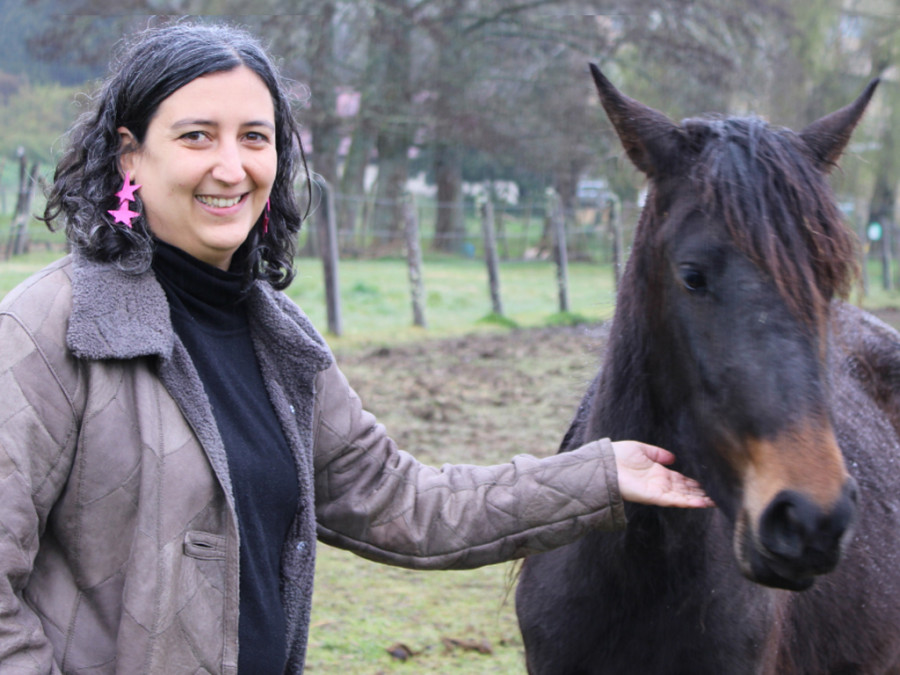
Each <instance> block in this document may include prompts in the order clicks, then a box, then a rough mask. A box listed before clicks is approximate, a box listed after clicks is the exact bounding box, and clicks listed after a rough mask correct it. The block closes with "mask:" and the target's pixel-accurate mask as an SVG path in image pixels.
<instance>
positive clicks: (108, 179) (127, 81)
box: [42, 22, 310, 289]
mask: <svg viewBox="0 0 900 675" xmlns="http://www.w3.org/2000/svg"><path fill="white" fill-rule="evenodd" d="M239 66H246V67H247V68H250V69H251V70H252V71H253V72H255V73H256V74H257V75H259V77H260V78H261V79H262V80H263V82H265V84H266V86H267V87H268V89H269V92H270V93H271V94H272V102H273V103H274V106H275V137H276V142H275V148H276V151H277V153H278V164H277V171H276V176H275V182H274V184H273V186H272V191H271V195H270V205H271V207H270V212H269V224H268V230H267V232H266V233H263V231H262V224H261V220H262V217H260V221H258V222H257V223H256V225H255V226H254V227H253V229H252V230H251V231H250V234H249V236H248V237H247V239H246V241H245V242H244V243H243V244H242V245H241V247H240V248H239V249H238V251H237V252H236V253H235V256H234V261H233V263H232V269H235V271H240V272H242V273H243V275H244V279H245V283H250V282H251V281H253V280H255V279H262V280H265V281H268V282H269V283H271V284H272V285H273V286H274V287H275V288H278V289H283V288H286V287H287V286H288V284H290V282H291V280H292V279H293V277H294V270H293V259H294V253H295V249H296V235H297V232H298V231H299V230H300V224H301V222H302V220H303V216H302V215H301V212H300V208H299V207H298V205H297V199H296V197H295V194H294V178H295V176H296V173H297V169H298V167H299V166H300V165H301V164H302V166H303V167H304V169H305V170H306V173H307V186H309V185H310V180H309V169H308V167H307V164H306V157H305V155H304V153H303V146H302V144H301V143H300V135H299V132H298V126H297V123H296V121H295V120H294V117H293V115H292V110H291V100H290V98H289V95H288V88H287V86H286V84H285V82H284V81H283V80H282V78H281V75H280V74H279V73H278V70H277V69H276V67H275V66H274V64H273V63H272V60H271V59H270V57H269V56H268V55H267V54H266V52H265V50H264V49H263V47H262V46H261V45H260V43H259V41H258V40H257V39H256V38H254V37H253V36H252V35H250V34H249V33H247V32H246V31H244V30H242V29H239V28H236V27H233V26H228V25H221V24H219V25H213V24H199V23H191V22H180V23H175V24H170V25H166V26H162V27H155V28H149V29H147V30H145V31H143V32H141V33H138V34H137V35H135V36H134V37H133V38H132V39H130V40H127V41H126V42H125V43H124V52H123V53H122V56H121V57H120V58H119V59H118V60H117V63H114V64H113V65H112V71H113V73H112V75H110V77H109V78H108V79H107V80H106V81H105V82H104V83H103V85H102V86H101V87H100V89H99V90H98V92H97V93H96V94H95V96H94V97H93V106H92V109H91V110H90V111H88V112H86V113H84V114H83V115H81V116H80V117H79V119H78V120H77V121H76V122H75V124H74V125H73V127H72V129H71V130H70V131H69V138H68V141H69V142H68V146H67V149H66V151H65V152H64V154H63V156H62V158H61V159H60V161H59V164H58V165H57V167H56V172H55V174H54V177H53V185H52V186H51V188H50V191H49V195H48V200H47V206H46V209H45V211H44V216H43V218H42V220H44V221H45V222H46V223H47V226H48V227H49V228H50V229H56V228H57V227H58V225H57V219H58V218H59V217H60V216H63V218H62V220H63V222H64V224H65V230H66V237H67V239H68V242H69V246H70V248H71V249H72V250H74V251H77V252H79V253H80V254H81V255H84V256H86V257H87V258H89V259H92V260H95V261H98V262H108V263H111V264H115V265H116V266H118V267H119V268H121V269H123V270H125V271H129V272H135V273H136V272H141V271H144V270H146V269H147V268H148V267H149V266H150V262H151V260H152V256H153V246H154V243H153V241H154V240H153V237H152V235H151V233H150V230H149V228H148V227H147V223H146V219H145V218H144V217H143V215H141V216H139V217H138V218H135V219H134V221H133V222H132V227H131V228H127V227H121V226H114V225H113V224H112V218H111V217H110V216H109V214H108V213H107V211H108V210H109V209H115V208H116V207H117V206H118V198H117V197H116V196H115V193H116V191H117V190H118V189H119V187H120V186H121V183H122V176H121V174H120V172H119V159H120V155H121V140H120V136H119V133H118V131H117V130H118V129H119V127H126V128H127V129H128V130H129V131H131V133H132V135H133V136H134V138H135V140H136V141H137V143H138V144H141V143H143V141H144V138H145V135H146V132H147V127H148V126H149V124H150V121H151V120H152V119H153V116H154V115H155V114H156V111H157V109H158V108H159V106H160V104H161V103H162V102H163V101H164V100H165V99H166V98H167V97H168V96H170V95H171V94H172V93H173V92H174V91H176V90H177V89H179V88H180V87H183V86H184V85H186V84H188V83H189V82H191V81H193V80H194V79H196V78H198V77H200V76H201V75H207V74H210V73H217V72H223V71H228V70H233V69H234V68H237V67H239ZM132 208H135V207H132ZM135 210H137V211H138V212H142V211H143V209H142V208H141V205H140V201H138V202H137V208H136V209H135Z"/></svg>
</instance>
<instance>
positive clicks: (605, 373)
mask: <svg viewBox="0 0 900 675" xmlns="http://www.w3.org/2000/svg"><path fill="white" fill-rule="evenodd" d="M623 314H624V316H623ZM653 354H654V351H653V342H652V335H650V333H649V330H648V329H647V328H646V326H645V325H643V324H642V323H641V322H640V321H638V320H637V319H636V318H634V317H633V316H627V313H619V314H617V316H616V318H615V320H614V322H613V326H612V329H611V331H610V338H609V344H608V348H607V350H606V355H605V359H604V364H603V369H602V371H601V375H600V379H599V382H598V383H597V385H596V392H595V395H594V400H593V406H592V410H591V414H590V424H591V432H592V433H594V434H600V435H602V436H609V437H611V438H616V439H626V438H628V439H634V440H641V441H644V442H648V443H655V444H659V445H663V444H665V443H666V442H671V440H672V439H671V437H672V435H673V433H674V429H675V428H676V427H677V426H678V424H679V423H678V421H677V416H678V411H677V408H676V406H675V405H674V404H673V403H672V402H669V401H667V396H666V393H665V389H666V388H665V387H662V386H661V384H660V380H659V377H658V373H659V370H660V369H659V368H658V367H657V365H656V364H654V363H653V359H654V357H653Z"/></svg>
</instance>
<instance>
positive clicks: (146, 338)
mask: <svg viewBox="0 0 900 675" xmlns="http://www.w3.org/2000/svg"><path fill="white" fill-rule="evenodd" d="M248 310H249V317H250V321H251V326H250V328H251V333H253V334H254V339H255V340H257V341H258V342H261V343H262V344H261V346H263V347H264V351H265V352H270V353H272V355H273V356H274V357H275V358H276V359H277V360H278V361H280V362H281V366H282V367H284V366H286V365H287V364H292V365H293V368H291V370H295V369H296V368H297V367H298V365H299V363H302V364H304V365H303V367H302V370H306V369H307V368H308V369H309V370H310V371H311V372H315V371H318V370H322V369H324V368H327V367H328V366H329V365H330V364H331V362H332V359H333V357H332V355H331V351H330V350H329V349H328V346H327V345H326V344H325V342H324V340H323V339H322V337H321V336H320V335H319V334H318V332H317V331H316V330H315V328H314V327H313V325H312V324H311V323H310V321H309V319H308V318H307V317H306V315H305V314H304V313H303V312H302V311H301V310H300V308H299V307H297V305H296V304H295V303H294V302H292V301H291V300H290V299H289V298H287V296H285V295H284V294H283V293H278V292H277V291H275V290H274V289H273V288H272V287H271V286H269V285H268V284H265V283H261V282H257V283H255V284H254V285H253V287H252V289H251V291H250V297H249V298H248ZM298 329H299V330H298ZM66 341H67V344H68V346H69V349H70V350H71V351H72V353H73V354H74V355H75V356H76V357H78V358H85V359H91V360H103V359H132V358H137V357H141V356H160V357H162V358H164V359H170V358H171V357H172V350H173V348H174V345H175V331H174V329H173V328H172V320H171V317H170V315H169V302H168V300H167V299H166V294H165V291H163V289H162V286H160V284H159V282H158V281H157V280H156V276H155V275H154V274H153V271H152V270H149V269H148V270H147V271H145V272H142V273H140V274H134V273H129V272H124V271H122V270H120V269H118V268H116V267H114V266H113V265H109V264H106V263H97V262H92V261H90V260H87V259H85V258H83V257H81V256H78V255H75V256H73V278H72V312H71V315H70V317H69V327H68V333H67V335H66ZM293 374H296V373H293Z"/></svg>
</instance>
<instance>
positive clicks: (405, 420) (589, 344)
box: [338, 309, 900, 464]
mask: <svg viewBox="0 0 900 675" xmlns="http://www.w3.org/2000/svg"><path fill="white" fill-rule="evenodd" d="M876 314H878V315H879V316H880V317H881V318H882V319H883V320H885V321H886V322H888V323H890V324H892V325H894V326H895V327H898V328H900V310H897V309H891V310H883V311H879V312H876ZM605 332H606V329H605V327H604V326H602V325H588V326H576V327H564V328H542V329H526V330H514V331H509V332H503V333H497V334H487V335H472V336H467V337H463V338H454V339H447V340H428V341H422V342H418V343H415V344H409V345H402V346H398V347H390V348H378V349H369V350H363V351H358V352H353V353H347V354H341V353H338V361H339V363H340V364H341V367H342V369H343V370H344V372H345V373H346V375H347V377H348V379H349V380H350V382H351V384H352V385H353V386H354V388H355V389H356V390H357V391H358V392H359V394H360V396H361V397H362V399H363V402H364V403H365V405H366V407H367V408H368V409H369V410H371V411H372V412H373V413H374V414H375V415H376V416H377V417H378V419H379V421H380V422H382V423H383V424H385V425H386V426H387V428H388V431H389V432H390V433H391V435H392V436H393V437H394V438H395V439H396V440H397V441H398V443H399V444H400V446H401V447H402V448H406V449H409V450H411V451H413V452H414V453H415V454H416V456H417V457H418V458H420V459H422V460H423V461H427V462H429V463H437V464H440V463H443V462H473V463H484V462H494V461H503V460H505V459H508V458H509V457H511V456H512V455H514V454H517V453H520V452H528V453H531V454H538V455H541V454H550V453H553V452H555V451H556V448H557V447H558V445H559V442H560V440H561V438H562V436H563V434H564V433H565V430H566V428H567V427H568V424H569V422H570V420H571V418H572V415H573V414H574V412H575V409H576V408H577V406H578V402H579V401H580V399H581V396H582V395H583V393H584V391H585V390H586V388H587V385H588V383H589V382H590V380H591V378H592V377H593V376H594V375H595V373H596V372H597V368H598V365H599V359H600V352H601V350H602V347H603V343H604V336H605Z"/></svg>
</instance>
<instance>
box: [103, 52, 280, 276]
mask: <svg viewBox="0 0 900 675" xmlns="http://www.w3.org/2000/svg"><path fill="white" fill-rule="evenodd" d="M119 133H120V135H121V136H122V141H123V144H124V145H125V146H126V147H128V146H129V144H131V145H132V146H136V142H135V141H134V138H133V136H132V135H131V132H130V131H128V129H126V128H125V127H121V128H120V129H119ZM277 161H278V158H277V154H276V152H275V107H274V105H273V103H272V96H271V94H270V93H269V89H268V87H266V85H265V83H264V82H263V81H262V79H261V78H260V77H259V76H258V75H257V74H256V73H254V72H253V71H252V70H250V69H249V68H247V67H245V66H239V67H238V68H235V69H234V70H229V71H225V72H219V73H213V74H210V75H204V76H202V77H198V78H197V79H195V80H193V81H192V82H189V83H188V84H186V85H184V86H183V87H181V88H180V89H178V90H176V91H175V92H174V93H172V94H171V95H170V96H169V97H168V98H167V99H165V100H164V101H163V102H162V103H161V104H160V106H159V108H158V109H157V111H156V114H155V115H154V116H153V118H152V119H151V120H150V124H149V126H148V127H147V134H146V136H145V138H144V142H143V144H141V145H140V147H137V148H136V149H135V150H132V151H129V152H126V154H124V155H123V156H122V168H123V170H124V171H131V176H132V179H133V180H134V182H135V183H138V184H139V185H141V188H140V190H139V191H138V194H139V195H140V197H141V201H142V202H143V206H144V214H145V217H146V219H147V224H148V225H149V227H150V230H151V231H152V232H153V234H154V235H156V236H157V237H158V238H159V239H162V240H163V241H164V242H166V243H168V244H171V245H173V246H177V247H178V248H180V249H181V250H183V251H185V252H186V253H189V254H190V255H192V256H194V257H195V258H198V259H199V260H203V261H204V262H207V263H209V264H211V265H215V266H216V267H219V268H221V269H228V266H229V264H230V263H231V257H232V255H234V252H235V251H236V250H237V249H238V247H240V245H241V244H242V243H243V242H244V240H245V239H246V238H247V235H248V234H249V233H250V230H251V228H252V227H253V225H254V224H255V223H256V221H257V219H258V218H259V216H260V214H261V213H262V210H263V208H265V205H266V200H267V199H268V198H269V192H270V190H271V189H272V184H273V182H274V181H275V173H276V169H277Z"/></svg>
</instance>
